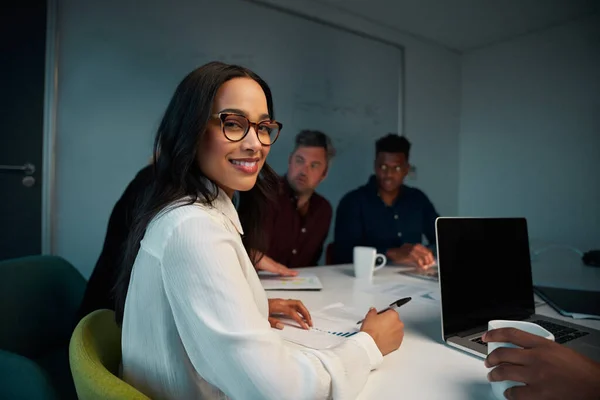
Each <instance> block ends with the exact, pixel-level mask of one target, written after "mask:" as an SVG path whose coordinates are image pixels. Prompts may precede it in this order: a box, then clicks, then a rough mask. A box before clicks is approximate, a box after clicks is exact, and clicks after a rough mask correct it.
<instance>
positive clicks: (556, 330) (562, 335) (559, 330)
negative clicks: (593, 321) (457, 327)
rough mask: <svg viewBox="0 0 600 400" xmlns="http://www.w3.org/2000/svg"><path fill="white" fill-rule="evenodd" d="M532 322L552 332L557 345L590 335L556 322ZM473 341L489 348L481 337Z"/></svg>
mask: <svg viewBox="0 0 600 400" xmlns="http://www.w3.org/2000/svg"><path fill="white" fill-rule="evenodd" d="M531 322H533V323H534V324H538V325H539V326H541V327H542V328H546V329H547V330H548V331H550V332H551V333H552V334H553V335H554V341H555V342H556V343H560V344H563V343H567V342H570V341H571V340H574V339H577V338H580V337H582V336H585V335H587V334H588V333H589V332H585V331H580V330H577V329H574V328H569V327H568V326H564V325H559V324H555V323H554V322H548V321H544V320H537V321H531ZM471 341H472V342H475V343H479V344H481V345H483V346H487V343H485V342H484V341H483V340H481V337H476V338H473V339H471Z"/></svg>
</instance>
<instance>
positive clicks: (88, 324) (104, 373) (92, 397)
mask: <svg viewBox="0 0 600 400" xmlns="http://www.w3.org/2000/svg"><path fill="white" fill-rule="evenodd" d="M69 362H70V364H71V373H72V374H73V380H74V381H75V389H76V390H77V396H78V397H79V400H117V399H119V400H120V399H133V400H149V398H148V397H147V396H145V395H144V394H142V393H141V392H140V391H138V390H136V389H135V388H134V387H133V386H131V385H129V384H127V383H126V382H125V381H123V380H121V379H119V378H118V371H119V364H120V362H121V329H119V327H118V325H117V324H116V323H115V313H114V312H113V311H111V310H96V311H94V312H92V313H90V314H88V315H87V316H85V317H84V318H83V319H82V320H81V321H80V322H79V324H78V325H77V327H76V328H75V331H74V332H73V335H72V336H71V343H70V345H69Z"/></svg>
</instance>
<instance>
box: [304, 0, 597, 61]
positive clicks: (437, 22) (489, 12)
mask: <svg viewBox="0 0 600 400" xmlns="http://www.w3.org/2000/svg"><path fill="white" fill-rule="evenodd" d="M313 1H314V2H317V3H322V4H327V5H329V6H333V7H335V8H338V9H340V10H343V11H346V12H349V13H351V14H353V15H355V16H358V17H361V18H364V19H367V20H369V21H370V22H373V23H377V24H381V25H384V26H386V27H387V28H390V29H393V30H396V31H398V32H401V33H403V34H409V35H412V36H415V37H417V38H420V39H421V40H424V41H428V42H433V43H436V44H438V45H441V46H444V47H446V48H449V49H451V50H454V51H458V52H466V51H470V50H474V49H477V48H480V47H484V46H488V45H490V44H493V43H497V42H501V41H505V40H509V39H512V38H514V37H518V36H521V35H525V34H527V33H530V32H535V31H539V30H544V29H547V28H550V27H552V26H555V25H560V24H563V23H565V22H568V21H571V20H574V19H577V18H581V17H584V16H586V15H589V14H593V13H596V12H600V0H313Z"/></svg>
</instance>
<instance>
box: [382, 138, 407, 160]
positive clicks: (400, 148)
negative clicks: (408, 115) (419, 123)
mask: <svg viewBox="0 0 600 400" xmlns="http://www.w3.org/2000/svg"><path fill="white" fill-rule="evenodd" d="M410 146H411V144H410V142H409V141H408V139H407V138H406V136H400V135H397V134H395V133H388V134H387V135H386V136H384V137H382V138H380V139H379V140H377V142H375V155H377V154H379V153H403V154H404V155H405V156H406V160H408V156H409V155H410Z"/></svg>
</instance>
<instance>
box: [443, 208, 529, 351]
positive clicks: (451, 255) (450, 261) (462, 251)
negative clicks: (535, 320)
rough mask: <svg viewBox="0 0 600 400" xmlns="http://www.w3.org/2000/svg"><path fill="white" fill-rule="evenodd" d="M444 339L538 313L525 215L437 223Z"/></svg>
mask: <svg viewBox="0 0 600 400" xmlns="http://www.w3.org/2000/svg"><path fill="white" fill-rule="evenodd" d="M436 234H437V246H438V262H439V279H440V290H441V299H442V302H441V303H442V324H443V333H444V339H446V338H448V337H450V336H455V335H460V336H464V335H467V334H470V333H477V330H486V329H487V323H488V321H490V320H493V319H523V318H527V317H529V316H530V315H532V314H533V313H534V310H535V306H534V301H533V282H532V277H531V261H530V256H529V238H528V234H527V221H526V220H525V219H524V218H438V220H437V221H436Z"/></svg>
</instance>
